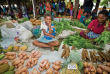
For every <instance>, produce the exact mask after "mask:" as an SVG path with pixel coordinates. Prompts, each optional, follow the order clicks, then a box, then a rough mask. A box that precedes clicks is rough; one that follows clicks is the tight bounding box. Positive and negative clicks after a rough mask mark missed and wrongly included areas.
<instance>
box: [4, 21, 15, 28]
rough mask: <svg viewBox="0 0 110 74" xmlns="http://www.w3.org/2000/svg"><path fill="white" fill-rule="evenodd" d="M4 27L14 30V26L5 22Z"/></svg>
mask: <svg viewBox="0 0 110 74" xmlns="http://www.w3.org/2000/svg"><path fill="white" fill-rule="evenodd" d="M6 27H7V28H14V25H13V24H12V23H9V22H7V23H6Z"/></svg>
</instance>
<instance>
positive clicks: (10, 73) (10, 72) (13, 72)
mask: <svg viewBox="0 0 110 74" xmlns="http://www.w3.org/2000/svg"><path fill="white" fill-rule="evenodd" d="M3 74H15V71H6V72H4V73H3Z"/></svg>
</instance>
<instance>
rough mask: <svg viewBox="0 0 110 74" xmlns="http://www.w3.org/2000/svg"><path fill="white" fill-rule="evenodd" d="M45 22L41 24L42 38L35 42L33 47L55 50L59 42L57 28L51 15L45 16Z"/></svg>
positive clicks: (46, 14)
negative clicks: (56, 36) (52, 21)
mask: <svg viewBox="0 0 110 74" xmlns="http://www.w3.org/2000/svg"><path fill="white" fill-rule="evenodd" d="M44 19H45V21H44V22H42V23H41V30H42V32H41V37H40V38H38V39H36V40H35V41H34V42H33V45H35V46H39V47H50V48H51V50H52V51H53V50H54V46H58V45H59V42H58V41H57V40H56V39H55V34H56V31H55V28H54V25H53V24H52V23H51V15H50V14H49V13H45V14H44Z"/></svg>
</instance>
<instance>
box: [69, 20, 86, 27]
mask: <svg viewBox="0 0 110 74" xmlns="http://www.w3.org/2000/svg"><path fill="white" fill-rule="evenodd" d="M71 25H72V26H77V27H79V28H84V29H87V26H85V25H84V24H83V23H81V22H80V21H79V20H76V21H74V22H73V23H72V24H71Z"/></svg>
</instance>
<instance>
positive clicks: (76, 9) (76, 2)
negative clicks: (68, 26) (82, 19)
mask: <svg viewBox="0 0 110 74" xmlns="http://www.w3.org/2000/svg"><path fill="white" fill-rule="evenodd" d="M78 8H79V0H75V8H74V19H76V18H77V12H78Z"/></svg>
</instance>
